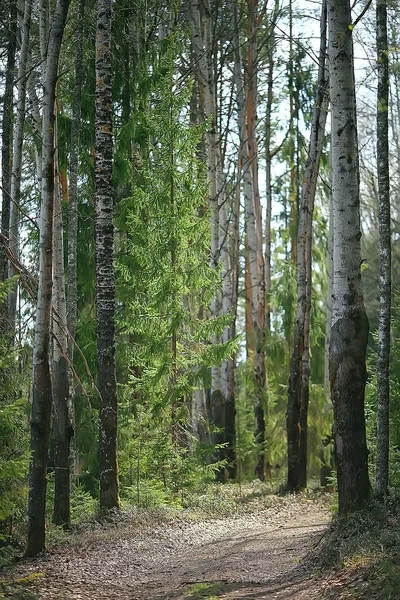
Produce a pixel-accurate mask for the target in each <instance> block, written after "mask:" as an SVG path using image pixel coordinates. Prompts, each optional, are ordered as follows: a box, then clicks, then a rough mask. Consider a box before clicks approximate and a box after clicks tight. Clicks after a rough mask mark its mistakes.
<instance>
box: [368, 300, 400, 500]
mask: <svg viewBox="0 0 400 600" xmlns="http://www.w3.org/2000/svg"><path fill="white" fill-rule="evenodd" d="M377 338H378V336H377V332H375V333H374V334H373V339H374V345H373V346H371V347H370V349H369V356H368V372H369V379H368V382H367V386H366V395H365V418H366V429H367V444H368V448H369V469H370V476H371V480H372V481H375V468H376V443H377V440H376V429H377V407H378V399H377V372H376V369H377V365H376V362H377V353H376V350H375V348H376V346H377V341H378V339H377ZM391 339H392V345H391V360H390V423H389V427H390V430H389V435H390V438H389V444H390V446H389V486H390V487H393V488H394V489H396V490H397V491H398V490H400V368H399V365H400V296H399V293H398V292H397V294H396V298H395V310H394V318H393V320H392V338H391Z"/></svg>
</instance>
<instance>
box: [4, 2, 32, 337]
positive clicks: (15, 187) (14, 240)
mask: <svg viewBox="0 0 400 600" xmlns="http://www.w3.org/2000/svg"><path fill="white" fill-rule="evenodd" d="M32 6H33V0H25V7H24V16H23V21H22V39H21V50H20V56H19V66H18V100H17V114H16V120H15V130H14V145H13V168H12V174H11V199H12V201H11V208H10V227H9V240H10V250H11V252H12V253H13V254H14V255H15V256H16V257H17V258H18V257H19V235H18V229H19V208H18V206H19V203H20V198H21V173H22V144H23V139H24V125H25V105H26V75H27V64H28V54H29V37H30V29H31V15H32ZM16 274H17V271H16V269H15V266H14V264H13V263H12V262H11V261H9V263H8V277H14V276H15V275H16ZM16 312H17V284H15V285H14V286H13V289H12V290H10V292H9V295H8V327H9V331H10V332H11V335H14V332H15V319H16Z"/></svg>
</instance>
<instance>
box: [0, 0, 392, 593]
mask: <svg viewBox="0 0 400 600" xmlns="http://www.w3.org/2000/svg"><path fill="white" fill-rule="evenodd" d="M399 31H400V22H399V5H398V2H397V1H396V0H374V1H373V2H371V0H355V1H354V2H353V3H352V4H350V1H349V0H315V2H314V1H313V2H303V1H301V0H168V1H167V2H165V1H162V0H135V2H133V0H19V1H18V2H15V1H14V0H3V2H2V3H1V9H0V101H1V109H0V111H1V113H0V120H1V132H0V133H1V233H0V378H1V384H0V546H1V548H3V547H7V546H8V545H9V544H12V543H13V540H15V539H19V540H21V539H23V540H24V541H23V543H24V555H25V556H26V557H33V556H36V555H37V554H39V553H41V552H43V551H44V549H45V547H46V532H48V531H51V527H52V526H55V527H56V528H59V529H66V530H68V529H69V528H71V527H74V526H76V525H77V524H78V523H79V522H80V521H81V520H82V519H84V518H85V515H87V514H90V515H97V514H100V515H105V514H107V513H108V512H110V511H111V512H115V511H116V512H120V511H123V510H124V509H125V508H126V507H131V506H137V507H154V506H161V505H164V504H165V505H169V506H181V507H184V506H185V503H186V502H188V499H189V498H190V496H191V495H192V494H196V493H199V490H202V489H204V486H206V485H208V484H213V485H217V486H218V489H222V488H223V487H224V486H225V487H226V488H227V489H228V488H229V486H231V485H235V486H239V487H241V486H243V485H246V484H247V483H250V482H253V483H254V482H256V481H259V482H263V483H264V484H266V485H270V486H271V487H274V488H276V489H278V488H280V490H281V491H283V492H286V493H290V494H296V495H297V494H298V493H300V494H301V493H302V492H303V491H304V490H306V489H307V488H308V487H311V488H315V487H320V488H325V489H328V490H330V491H331V492H332V490H334V491H333V494H334V495H335V494H336V493H337V500H336V503H337V511H338V514H339V516H345V515H349V514H353V513H355V512H357V511H359V510H362V509H363V508H365V507H366V506H367V505H368V504H369V503H371V502H375V501H377V502H378V503H385V502H387V501H388V498H390V497H392V496H393V495H395V494H396V493H398V492H399V491H400V450H399V448H400V413H399V411H400V408H399V406H400V404H399V397H400V366H399V355H400V343H399V331H400V313H399V295H398V286H399V283H400V269H399V265H400V262H399V261H400V253H399V251H400V247H399V244H398V239H399V234H400V229H399V219H400V215H399V202H398V195H399V191H400V159H399V157H400V137H399V128H400V96H399V94H400V46H399V41H398V37H399ZM52 524H53V525H52ZM1 548H0V554H1V551H2V550H1ZM387 597H392V596H387ZM393 597H394V596H393Z"/></svg>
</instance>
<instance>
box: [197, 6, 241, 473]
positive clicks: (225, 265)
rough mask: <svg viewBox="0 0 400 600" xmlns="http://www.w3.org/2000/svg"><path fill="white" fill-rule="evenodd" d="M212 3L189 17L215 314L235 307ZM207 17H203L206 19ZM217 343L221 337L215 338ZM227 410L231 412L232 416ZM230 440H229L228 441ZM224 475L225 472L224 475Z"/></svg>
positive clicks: (220, 423)
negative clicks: (203, 126)
mask: <svg viewBox="0 0 400 600" xmlns="http://www.w3.org/2000/svg"><path fill="white" fill-rule="evenodd" d="M212 15H213V10H212V4H211V3H210V2H209V1H208V0H207V1H206V2H205V5H204V14H202V11H201V10H200V2H199V1H198V0H192V2H191V8H190V13H189V18H190V21H191V25H192V45H193V54H194V57H195V61H196V76H197V80H198V82H199V89H200V106H201V108H202V113H203V114H202V116H203V120H206V119H209V120H210V125H209V128H208V129H207V132H206V136H205V137H206V150H207V164H208V181H209V184H210V197H209V208H210V214H211V221H210V223H211V265H212V266H213V267H214V268H217V266H218V263H219V262H220V264H221V266H222V297H219V296H217V297H216V298H215V299H214V301H213V302H212V303H211V306H210V312H211V317H213V316H218V315H219V314H221V312H223V313H225V312H227V311H229V310H230V309H231V307H232V297H233V289H232V273H231V268H230V259H229V251H228V250H229V249H228V242H229V235H228V231H229V219H228V210H227V198H226V192H225V186H224V182H223V174H222V152H221V139H220V135H219V132H218V124H217V108H216V95H217V94H216V78H215V65H214V58H215V57H214V49H213V48H214V43H213V42H214V40H213V35H214V26H213V19H212ZM202 17H203V18H202ZM229 335H230V328H229V327H227V328H226V329H225V330H224V332H223V335H222V341H224V342H226V341H228V340H229ZM214 341H215V342H217V341H218V340H217V339H215V340H214ZM229 378H230V375H229V361H227V360H226V361H223V363H222V365H221V366H219V365H215V366H213V367H212V369H211V379H212V382H211V414H212V424H213V425H214V426H216V427H219V428H224V427H225V426H226V424H227V419H228V428H229V431H230V433H229V436H230V437H232V435H233V434H232V431H233V425H232V419H234V404H233V399H232V398H231V400H230V402H229V406H225V401H226V398H227V396H228V389H229ZM227 411H232V414H231V412H229V415H228V413H227ZM213 441H214V443H216V444H218V443H220V442H223V441H225V440H224V434H223V433H222V435H220V434H217V435H216V436H215V438H214V440H213ZM228 443H229V442H228ZM217 458H223V452H218V457H217ZM221 476H222V475H221Z"/></svg>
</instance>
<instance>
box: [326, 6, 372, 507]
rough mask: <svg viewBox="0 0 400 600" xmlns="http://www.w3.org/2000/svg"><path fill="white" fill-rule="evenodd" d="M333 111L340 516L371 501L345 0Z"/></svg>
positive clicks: (335, 49)
mask: <svg viewBox="0 0 400 600" xmlns="http://www.w3.org/2000/svg"><path fill="white" fill-rule="evenodd" d="M328 23H329V50H328V57H329V78H330V99H331V107H332V112H331V115H332V196H333V228H334V232H333V236H334V249H333V265H334V267H333V268H334V273H333V306H332V332H331V346H330V364H329V376H330V385H331V398H332V402H333V412H334V439H335V458H336V465H337V479H338V493H339V513H341V514H343V513H345V512H349V511H352V510H355V509H358V508H359V507H360V506H362V505H363V504H364V503H365V502H366V501H368V500H369V498H370V483H369V478H368V450H367V444H366V433H365V417H364V395H365V383H366V378H367V370H366V363H365V354H366V348H367V341H368V320H367V316H366V313H365V307H364V299H363V293H362V287H361V272H360V267H361V252H360V238H361V231H360V190H359V159H358V148H357V124H356V101H355V86H354V61H353V44H352V28H351V27H350V26H349V25H351V9H350V2H349V0H328Z"/></svg>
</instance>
